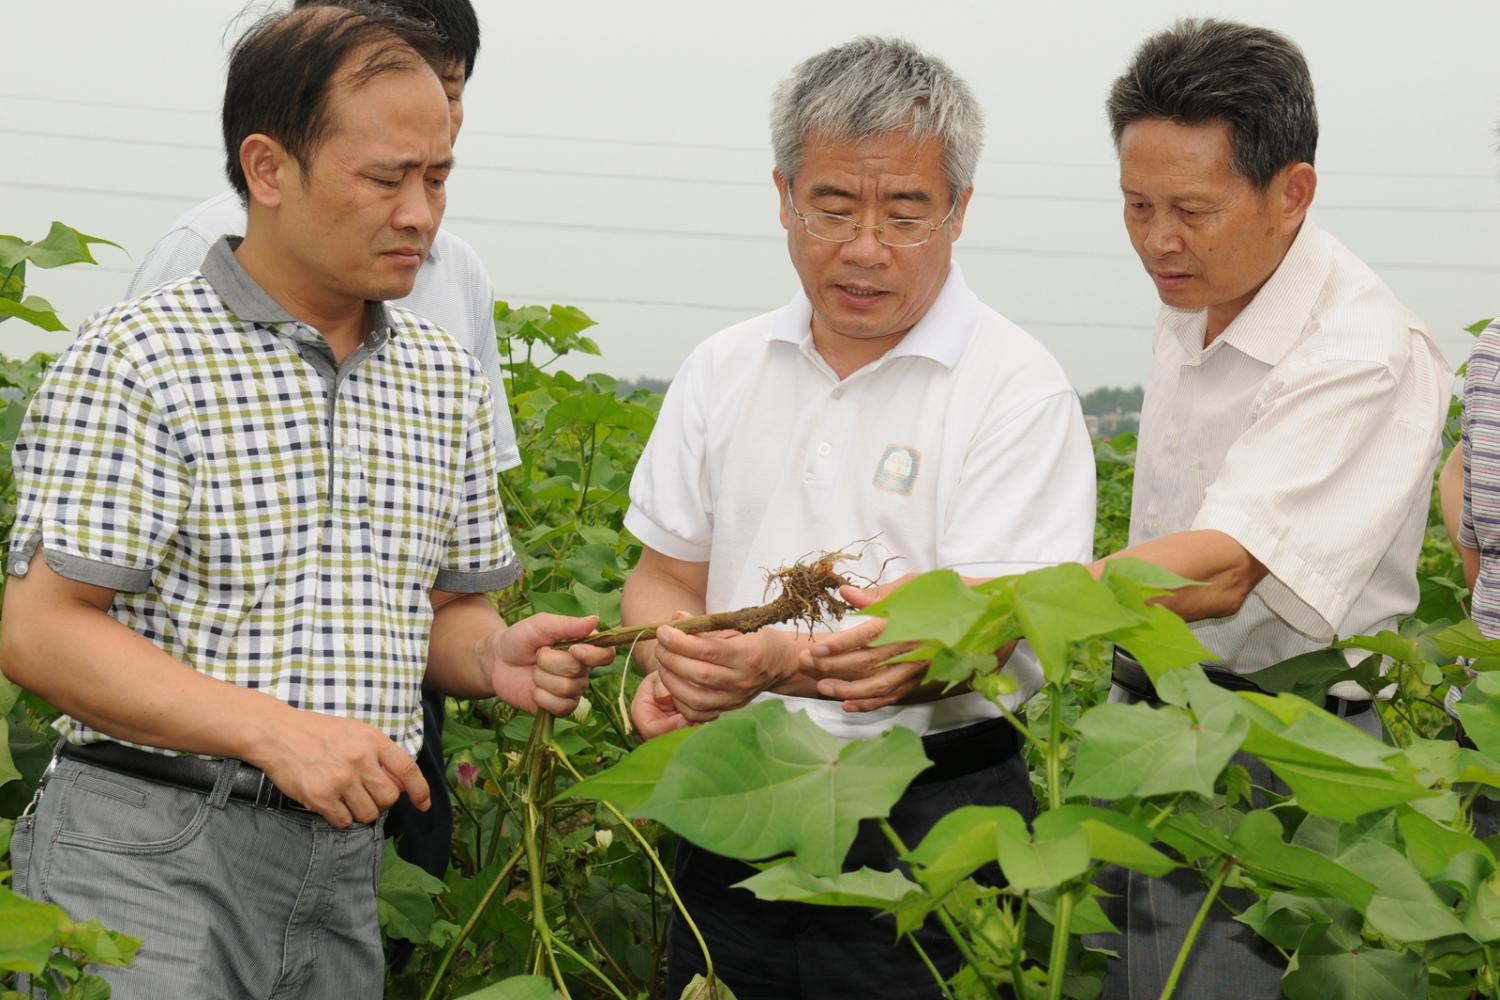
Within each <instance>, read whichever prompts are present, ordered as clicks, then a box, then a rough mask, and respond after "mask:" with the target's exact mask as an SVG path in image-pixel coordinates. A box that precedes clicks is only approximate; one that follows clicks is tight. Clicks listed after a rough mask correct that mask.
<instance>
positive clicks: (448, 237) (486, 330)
mask: <svg viewBox="0 0 1500 1000" xmlns="http://www.w3.org/2000/svg"><path fill="white" fill-rule="evenodd" d="M244 232H245V206H244V204H243V203H241V201H240V197H239V195H238V194H236V193H235V192H234V191H233V190H229V191H225V192H223V193H221V194H218V195H215V196H214V197H212V198H210V199H208V200H207V201H205V202H203V203H201V204H199V205H196V206H194V207H193V208H192V209H190V210H189V211H188V212H187V213H186V214H185V215H183V216H182V218H180V219H178V220H177V221H176V222H175V223H173V225H172V228H171V229H170V230H168V231H167V234H166V235H165V236H163V237H162V238H161V239H159V240H157V241H156V245H155V246H154V247H152V248H151V252H150V253H148V254H146V259H145V260H143V261H141V266H140V267H139V268H137V269H136V272H135V277H133V278H131V279H130V287H129V288H128V289H127V290H126V292H125V297H126V298H131V299H133V298H135V297H136V296H138V295H144V294H145V293H147V292H149V291H151V289H153V288H156V287H157V286H159V285H165V284H166V283H167V282H169V281H176V280H177V279H178V278H185V277H187V276H188V275H190V274H192V273H193V272H194V271H196V270H198V268H199V267H201V266H202V264H203V258H204V257H205V256H207V254H208V249H209V247H211V246H213V245H214V244H215V243H217V242H218V241H219V238H220V237H221V236H240V235H243V234H244ZM393 304H394V305H398V306H401V307H403V308H405V309H410V310H411V311H412V312H414V313H416V314H417V315H418V316H421V317H422V318H423V319H427V320H431V321H432V322H433V323H434V324H436V325H437V326H438V327H440V328H441V329H442V330H443V331H444V332H446V333H447V334H448V335H449V336H451V337H452V338H453V339H454V340H456V341H458V343H459V344H460V346H462V347H463V348H464V349H465V350H466V351H468V352H469V353H470V354H472V355H474V357H475V358H477V359H478V361H479V365H480V367H481V368H483V369H484V377H485V378H486V379H488V380H489V383H490V394H491V395H492V396H493V397H494V403H495V406H494V411H495V454H496V456H497V457H498V460H499V463H500V468H501V469H509V468H512V467H514V466H517V465H520V464H521V453H520V452H519V451H518V450H517V449H516V429H515V427H514V425H512V423H511V420H510V407H509V406H508V405H507V404H506V401H505V383H504V382H502V381H501V379H500V348H499V345H498V344H496V342H495V290H494V287H493V286H492V285H491V284H490V276H489V272H488V271H486V270H485V269H484V264H483V263H482V262H481V261H480V259H479V254H478V253H476V252H475V251H474V248H473V247H471V246H469V244H467V243H465V242H464V241H463V240H461V239H459V238H458V237H457V236H454V235H453V234H452V233H450V232H448V230H446V229H439V230H438V231H437V235H436V236H434V237H433V239H432V249H431V250H430V251H429V252H428V255H427V259H426V260H424V261H423V262H422V267H421V269H419V270H418V271H417V281H416V284H414V285H413V286H412V289H411V294H410V295H408V296H406V298H404V299H395V300H394V302H393Z"/></svg>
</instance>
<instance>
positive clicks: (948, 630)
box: [865, 569, 993, 659]
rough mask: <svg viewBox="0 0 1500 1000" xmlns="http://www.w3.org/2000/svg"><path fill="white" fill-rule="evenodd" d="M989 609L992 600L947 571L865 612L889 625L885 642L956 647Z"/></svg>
mask: <svg viewBox="0 0 1500 1000" xmlns="http://www.w3.org/2000/svg"><path fill="white" fill-rule="evenodd" d="M989 606H990V599H989V598H987V597H985V596H984V595H983V594H980V593H978V592H977V591H975V590H974V588H972V587H970V586H969V585H968V584H966V583H964V582H963V580H962V579H961V578H960V577H959V575H958V574H957V573H955V572H953V571H952V570H951V569H943V570H937V571H935V572H932V573H923V574H922V575H921V576H919V577H916V578H915V579H912V580H908V581H907V582H906V583H904V584H902V585H901V586H900V587H898V588H897V589H896V590H895V591H893V592H892V593H890V594H889V595H888V596H886V597H885V598H884V599H883V600H880V601H877V602H876V603H874V604H872V605H871V606H870V607H869V608H867V609H865V614H868V615H876V616H878V617H882V618H885V619H886V620H887V621H888V622H889V624H887V625H886V627H885V631H884V632H882V633H881V637H880V641H881V642H882V643H894V642H924V641H926V640H928V639H936V640H937V641H938V642H941V643H942V644H943V645H945V646H956V645H958V643H959V640H961V639H962V638H963V637H964V635H965V633H967V632H968V631H969V629H970V628H972V627H973V625H974V623H975V622H977V621H978V620H979V618H980V617H981V616H982V615H984V613H985V611H986V610H987V609H988V608H989ZM991 659H993V657H991Z"/></svg>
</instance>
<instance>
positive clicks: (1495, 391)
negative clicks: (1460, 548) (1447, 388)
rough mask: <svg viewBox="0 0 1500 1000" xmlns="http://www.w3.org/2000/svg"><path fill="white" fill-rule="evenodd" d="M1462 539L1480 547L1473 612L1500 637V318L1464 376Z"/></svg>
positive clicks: (1477, 620) (1481, 340)
mask: <svg viewBox="0 0 1500 1000" xmlns="http://www.w3.org/2000/svg"><path fill="white" fill-rule="evenodd" d="M1458 540H1459V542H1460V543H1462V544H1464V545H1467V546H1468V547H1469V548H1471V549H1478V550H1479V553H1480V559H1479V578H1478V579H1477V580H1476V581H1475V582H1474V600H1473V607H1472V610H1471V615H1472V617H1473V619H1474V624H1475V625H1478V626H1479V630H1480V631H1481V632H1483V633H1484V634H1485V635H1486V636H1489V637H1490V638H1492V639H1493V638H1496V637H1500V562H1497V560H1496V559H1495V555H1496V552H1497V551H1500V323H1491V324H1490V327H1489V329H1487V330H1485V331H1484V333H1482V334H1480V335H1479V340H1478V341H1477V342H1476V343H1475V344H1474V352H1473V353H1472V354H1470V355H1469V369H1468V374H1467V375H1466V376H1465V378H1464V506H1463V517H1462V519H1461V520H1460V521H1459V528H1458Z"/></svg>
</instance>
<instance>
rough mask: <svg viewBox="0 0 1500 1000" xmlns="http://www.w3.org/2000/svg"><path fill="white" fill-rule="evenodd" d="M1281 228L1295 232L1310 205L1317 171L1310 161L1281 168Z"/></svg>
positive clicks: (1288, 231)
mask: <svg viewBox="0 0 1500 1000" xmlns="http://www.w3.org/2000/svg"><path fill="white" fill-rule="evenodd" d="M1282 173H1283V176H1282V179H1281V230H1282V232H1283V233H1287V234H1291V233H1295V232H1296V231H1297V229H1298V228H1299V227H1300V226H1301V225H1302V220H1303V219H1305V218H1306V217H1307V210H1308V209H1309V208H1311V207H1312V202H1313V196H1314V195H1315V194H1317V191H1318V172H1317V171H1316V170H1314V169H1313V165H1312V164H1311V163H1302V162H1298V163H1293V164H1290V165H1288V166H1286V167H1283V168H1282Z"/></svg>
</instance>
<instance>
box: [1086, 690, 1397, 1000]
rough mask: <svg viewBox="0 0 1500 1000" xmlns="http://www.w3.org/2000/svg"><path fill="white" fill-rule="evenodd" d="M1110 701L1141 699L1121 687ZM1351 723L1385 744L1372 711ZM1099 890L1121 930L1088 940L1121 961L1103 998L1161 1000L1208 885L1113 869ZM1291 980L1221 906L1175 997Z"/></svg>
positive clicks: (1259, 767) (1245, 992) (1259, 776)
mask: <svg viewBox="0 0 1500 1000" xmlns="http://www.w3.org/2000/svg"><path fill="white" fill-rule="evenodd" d="M1122 695H1123V697H1122ZM1110 700H1111V701H1135V700H1138V699H1135V698H1134V697H1132V696H1130V695H1129V694H1127V693H1125V692H1123V691H1121V690H1120V689H1119V688H1118V687H1117V688H1115V690H1114V692H1112V693H1111V696H1110ZM1346 721H1348V722H1349V724H1350V725H1352V726H1354V727H1355V728H1356V729H1359V730H1361V731H1362V732H1365V733H1368V734H1369V735H1370V736H1373V737H1375V738H1376V739H1380V738H1381V725H1380V715H1379V713H1377V712H1375V711H1374V710H1373V709H1371V710H1370V711H1367V712H1363V713H1361V714H1359V715H1356V716H1354V717H1352V718H1350V719H1348V720H1346ZM1231 763H1234V764H1239V765H1240V766H1242V767H1244V768H1245V769H1247V770H1248V771H1249V772H1250V780H1251V781H1252V782H1254V783H1255V784H1256V785H1258V786H1260V787H1262V788H1271V789H1274V790H1276V791H1277V792H1279V793H1281V794H1286V793H1287V791H1288V789H1287V787H1286V785H1285V784H1283V783H1282V782H1281V780H1280V779H1279V778H1277V777H1276V776H1275V775H1274V774H1272V773H1271V771H1270V770H1269V769H1268V768H1267V767H1266V766H1265V765H1264V764H1262V763H1261V762H1260V761H1259V760H1258V759H1256V758H1254V757H1252V756H1250V755H1249V754H1244V753H1237V754H1235V755H1234V757H1233V758H1232V760H1231ZM1099 884H1100V887H1101V888H1103V889H1104V890H1105V891H1107V892H1109V893H1111V894H1112V896H1113V897H1114V898H1111V899H1101V900H1100V903H1101V904H1102V906H1103V908H1104V911H1105V913H1106V914H1107V915H1108V916H1109V918H1110V920H1112V921H1114V924H1115V926H1116V927H1118V928H1120V931H1121V933H1120V934H1119V935H1104V934H1099V935H1090V936H1089V941H1088V943H1089V944H1090V945H1092V946H1093V947H1098V948H1110V949H1113V950H1115V951H1117V952H1119V955H1120V957H1119V958H1118V959H1111V960H1110V963H1109V968H1108V971H1107V972H1106V974H1105V977H1104V991H1103V993H1101V994H1100V1000H1156V998H1157V997H1159V996H1160V995H1161V991H1162V987H1163V986H1165V985H1166V982H1167V976H1168V975H1170V974H1171V972H1172V964H1173V963H1174V962H1176V961H1177V952H1178V949H1180V948H1181V947H1182V942H1183V941H1184V940H1186V939H1187V932H1188V928H1189V927H1190V926H1191V925H1192V923H1193V917H1194V916H1196V915H1197V913H1198V908H1199V907H1200V906H1202V905H1203V900H1204V898H1205V897H1206V896H1207V895H1208V887H1207V886H1206V885H1205V884H1204V882H1203V880H1202V879H1201V878H1199V877H1198V876H1197V875H1196V874H1194V873H1193V872H1191V871H1188V870H1185V869H1178V870H1176V871H1173V872H1171V873H1170V874H1168V875H1167V876H1166V877H1165V878H1151V877H1149V876H1147V875H1142V874H1141V873H1139V872H1133V871H1129V870H1127V869H1124V868H1109V869H1106V870H1105V872H1104V873H1103V874H1102V876H1101V877H1100V879H1099ZM1219 899H1220V900H1222V901H1223V902H1225V903H1227V904H1229V906H1231V907H1233V909H1234V912H1235V913H1238V912H1240V911H1241V910H1243V909H1245V907H1247V906H1249V905H1250V904H1251V903H1253V902H1254V901H1255V897H1254V896H1253V895H1251V894H1249V893H1246V892H1243V891H1239V892H1236V891H1234V890H1229V889H1226V890H1224V891H1222V892H1221V893H1220V894H1219ZM1285 974H1286V960H1285V959H1283V958H1282V957H1281V953H1280V952H1279V951H1277V950H1276V949H1275V948H1274V947H1273V946H1272V945H1271V944H1270V943H1269V942H1267V941H1265V940H1263V939H1262V938H1261V937H1260V936H1259V935H1257V934H1256V933H1255V932H1254V931H1252V930H1251V929H1250V928H1248V927H1246V926H1245V925H1244V924H1242V923H1240V922H1238V921H1237V920H1235V919H1234V917H1233V915H1232V914H1231V913H1230V911H1229V910H1227V909H1225V908H1224V907H1223V906H1221V905H1219V904H1218V903H1215V904H1214V907H1213V908H1212V909H1211V910H1209V911H1208V916H1207V918H1206V919H1205V920H1204V922H1203V927H1202V928H1201V929H1200V930H1199V932H1198V937H1197V940H1196V941H1195V942H1194V943H1193V949H1192V951H1191V952H1190V953H1189V955H1188V961H1187V965H1186V966H1185V967H1184V968H1183V970H1182V978H1181V979H1179V980H1178V982H1177V988H1176V990H1175V991H1174V992H1173V994H1172V996H1173V997H1174V998H1176V997H1182V998H1183V1000H1219V998H1221V997H1223V998H1233V1000H1273V998H1276V997H1280V996H1281V995H1282V993H1281V977H1282V976H1283V975H1285Z"/></svg>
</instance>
